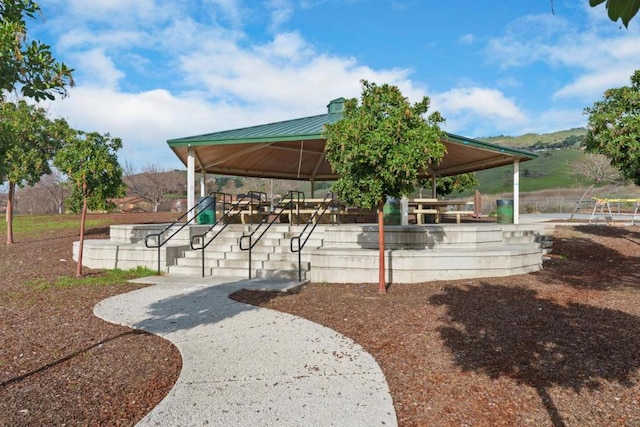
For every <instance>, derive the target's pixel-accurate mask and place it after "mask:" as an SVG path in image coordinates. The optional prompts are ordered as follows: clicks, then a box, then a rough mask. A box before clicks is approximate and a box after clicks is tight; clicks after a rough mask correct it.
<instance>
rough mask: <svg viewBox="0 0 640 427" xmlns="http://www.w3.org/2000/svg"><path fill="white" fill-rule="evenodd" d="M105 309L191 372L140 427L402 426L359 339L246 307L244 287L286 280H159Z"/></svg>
mask: <svg viewBox="0 0 640 427" xmlns="http://www.w3.org/2000/svg"><path fill="white" fill-rule="evenodd" d="M138 282H142V283H151V284H154V285H155V286H151V287H148V288H143V289H139V290H137V291H133V292H129V293H127V294H123V295H117V296H115V297H111V298H109V299H106V300H104V301H102V302H100V303H99V304H98V305H97V306H96V307H95V309H94V313H95V314H96V316H98V317H100V318H102V319H104V320H107V321H109V322H112V323H117V324H121V325H126V326H130V327H132V328H136V329H142V330H145V331H147V332H151V333H154V334H157V335H159V336H162V337H164V338H165V339H167V340H169V341H171V342H172V343H173V344H175V345H176V346H177V348H178V349H179V351H180V353H181V355H182V363H183V366H182V371H181V373H180V377H179V378H178V380H177V382H176V384H175V386H174V387H173V389H171V391H170V392H169V394H168V395H167V396H166V397H165V398H164V399H163V400H162V401H161V402H160V404H159V405H158V406H157V407H156V408H154V409H153V410H152V411H151V412H150V413H149V414H148V415H147V416H146V417H145V418H143V419H142V420H141V421H140V423H139V424H138V425H139V426H159V425H162V426H187V425H204V424H209V425H225V426H244V425H251V426H267V425H269V426H273V425H278V426H299V425H310V426H313V425H318V426H320V425H322V426H334V425H335V426H345V425H348V426H375V425H385V426H394V425H397V420H396V414H395V410H394V408H393V402H392V399H391V395H390V393H389V387H388V385H387V382H386V379H385V377H384V375H383V373H382V371H381V369H380V367H379V365H378V363H377V362H376V361H375V359H373V357H372V356H371V355H370V354H369V353H367V352H366V351H365V350H364V349H363V348H362V347H361V346H360V345H358V344H356V343H355V342H354V341H352V340H351V339H349V338H347V337H345V336H343V335H341V334H339V333H337V332H335V331H333V330H331V329H328V328H326V327H324V326H321V325H318V324H316V323H313V322H310V321H308V320H305V319H302V318H299V317H296V316H291V315H288V314H285V313H280V312H276V311H273V310H269V309H264V308H259V307H254V306H250V305H246V304H241V303H237V302H235V301H232V300H230V299H229V298H228V296H229V295H230V294H231V293H233V292H235V291H237V290H239V289H270V290H276V289H278V290H283V289H291V288H292V287H295V286H299V285H300V284H299V283H297V282H291V281H283V280H251V281H247V280H242V281H237V282H231V283H229V282H225V281H224V280H221V279H217V280H216V279H212V278H204V279H203V278H193V277H175V276H158V277H151V278H145V279H140V280H138Z"/></svg>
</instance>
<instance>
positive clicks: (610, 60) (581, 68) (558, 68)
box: [485, 8, 640, 101]
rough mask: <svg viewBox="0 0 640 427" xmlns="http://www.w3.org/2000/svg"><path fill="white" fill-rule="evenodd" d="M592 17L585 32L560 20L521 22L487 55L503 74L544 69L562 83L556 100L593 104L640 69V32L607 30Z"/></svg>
mask: <svg viewBox="0 0 640 427" xmlns="http://www.w3.org/2000/svg"><path fill="white" fill-rule="evenodd" d="M589 9H590V8H589ZM589 16H591V17H592V19H591V20H590V21H588V23H587V24H586V25H587V26H586V27H584V28H582V27H579V25H578V24H577V23H575V22H573V23H571V22H569V21H567V20H566V19H564V18H561V17H558V16H556V17H549V16H546V15H544V16H528V17H524V18H521V19H519V20H517V21H515V22H514V23H512V24H511V25H510V26H509V27H508V29H507V31H506V32H505V35H504V36H502V37H498V38H494V39H492V40H491V41H490V42H489V43H488V45H487V48H486V51H485V53H486V55H487V58H489V59H490V61H492V62H493V63H497V64H500V66H501V67H502V68H522V67H525V66H529V65H531V64H533V63H536V62H540V63H544V64H546V65H548V66H549V71H548V73H549V75H550V76H551V77H552V78H553V79H554V80H559V81H561V82H562V83H561V87H560V88H559V89H558V90H557V91H556V92H555V94H554V95H553V97H554V98H556V99H559V98H577V99H580V100H583V101H585V100H586V101H589V100H593V99H595V98H598V97H599V96H601V94H602V92H603V91H604V90H605V89H607V88H610V87H616V86H620V85H622V84H625V83H626V82H627V81H628V80H629V76H630V75H631V74H632V73H633V71H634V70H635V69H636V68H638V60H637V58H639V57H640V28H637V27H636V28H631V29H629V30H620V31H611V28H610V26H609V24H612V23H610V22H607V23H606V25H604V24H603V22H602V18H600V17H598V18H596V15H593V12H592V11H589Z"/></svg>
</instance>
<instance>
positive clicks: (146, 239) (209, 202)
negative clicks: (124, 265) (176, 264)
mask: <svg viewBox="0 0 640 427" xmlns="http://www.w3.org/2000/svg"><path fill="white" fill-rule="evenodd" d="M218 195H222V196H223V206H224V196H229V197H231V196H230V195H229V194H226V193H219V192H217V191H214V192H212V193H209V195H208V197H204V198H202V200H200V201H199V202H198V203H196V204H195V206H194V207H192V208H191V209H189V210H188V211H186V212H185V213H184V214H182V215H181V216H180V217H179V218H178V219H177V220H175V221H174V222H173V223H171V224H169V225H168V226H167V227H166V228H165V229H164V230H162V231H161V232H159V233H152V234H147V235H146V236H145V237H144V245H145V246H146V247H147V248H150V249H151V248H158V274H160V253H161V251H160V248H162V246H164V245H165V244H166V243H167V242H168V241H169V240H171V239H172V238H173V237H174V236H175V235H176V234H178V233H179V232H180V231H182V229H183V228H185V227H186V226H187V225H188V224H190V223H191V222H193V221H195V220H196V218H197V217H198V215H200V213H201V212H202V211H199V212H197V213H196V215H194V216H193V217H192V218H190V219H189V220H187V221H186V222H184V223H183V224H182V225H181V226H180V227H179V228H178V229H177V230H175V231H174V232H173V233H171V235H169V236H168V237H167V238H166V239H164V240H163V238H162V235H163V234H164V233H166V232H167V231H169V230H170V229H171V228H173V227H175V225H176V224H177V223H179V222H180V221H181V220H182V219H183V218H184V217H186V216H188V215H189V214H191V213H192V212H193V211H195V210H196V209H198V208H199V207H200V205H201V204H203V203H205V202H207V204H206V206H205V207H204V209H207V208H209V207H210V206H211V205H214V207H215V204H216V196H218ZM211 196H213V201H212V200H211V199H210V197H211ZM204 209H203V210H204ZM150 238H154V239H155V244H152V243H150V242H149V240H150Z"/></svg>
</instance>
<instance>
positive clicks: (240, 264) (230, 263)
mask: <svg viewBox="0 0 640 427" xmlns="http://www.w3.org/2000/svg"><path fill="white" fill-rule="evenodd" d="M262 263H263V261H260V260H256V259H252V261H251V267H252V268H254V269H260V268H262ZM218 266H219V267H222V268H232V269H240V270H246V271H248V270H249V259H248V258H247V259H221V260H220V261H218Z"/></svg>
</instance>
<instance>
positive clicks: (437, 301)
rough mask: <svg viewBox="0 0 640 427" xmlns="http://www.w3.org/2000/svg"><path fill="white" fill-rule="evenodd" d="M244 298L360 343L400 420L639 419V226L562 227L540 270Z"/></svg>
mask: <svg viewBox="0 0 640 427" xmlns="http://www.w3.org/2000/svg"><path fill="white" fill-rule="evenodd" d="M235 299H238V300H243V301H246V302H250V303H252V304H257V305H261V306H264V307H269V308H273V309H276V310H280V311H285V312H288V313H292V314H296V315H299V316H301V317H305V318H307V319H310V320H312V321H314V322H317V323H320V324H323V325H326V326H328V327H330V328H332V329H335V330H336V331H339V332H341V333H343V334H345V335H347V336H349V337H351V338H352V339H354V340H355V341H356V342H358V343H359V344H361V345H362V346H363V347H364V348H365V349H366V350H367V351H369V352H370V353H371V354H372V355H373V356H374V357H375V358H376V360H377V361H378V363H379V364H380V366H381V368H382V370H383V371H384V374H385V376H386V378H387V381H388V383H389V387H390V389H391V394H392V396H393V401H394V406H395V408H396V412H397V416H398V421H399V424H400V425H401V426H526V425H530V426H640V229H639V228H638V227H637V226H636V227H607V226H577V227H558V228H557V230H556V235H555V242H554V245H553V252H552V255H551V259H550V260H549V261H546V262H545V263H544V271H540V272H538V273H535V274H526V275H520V276H513V277H505V278H491V279H478V280H459V281H446V282H445V281H438V282H430V283H424V284H419V285H392V286H390V288H389V292H388V294H387V295H384V296H381V295H379V294H378V292H377V285H363V284H349V285H337V284H310V285H306V286H304V287H303V288H301V289H300V290H299V291H298V292H296V293H293V294H291V295H285V296H283V295H278V294H274V293H264V292H248V291H245V292H242V293H241V294H237V295H236V296H235Z"/></svg>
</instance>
